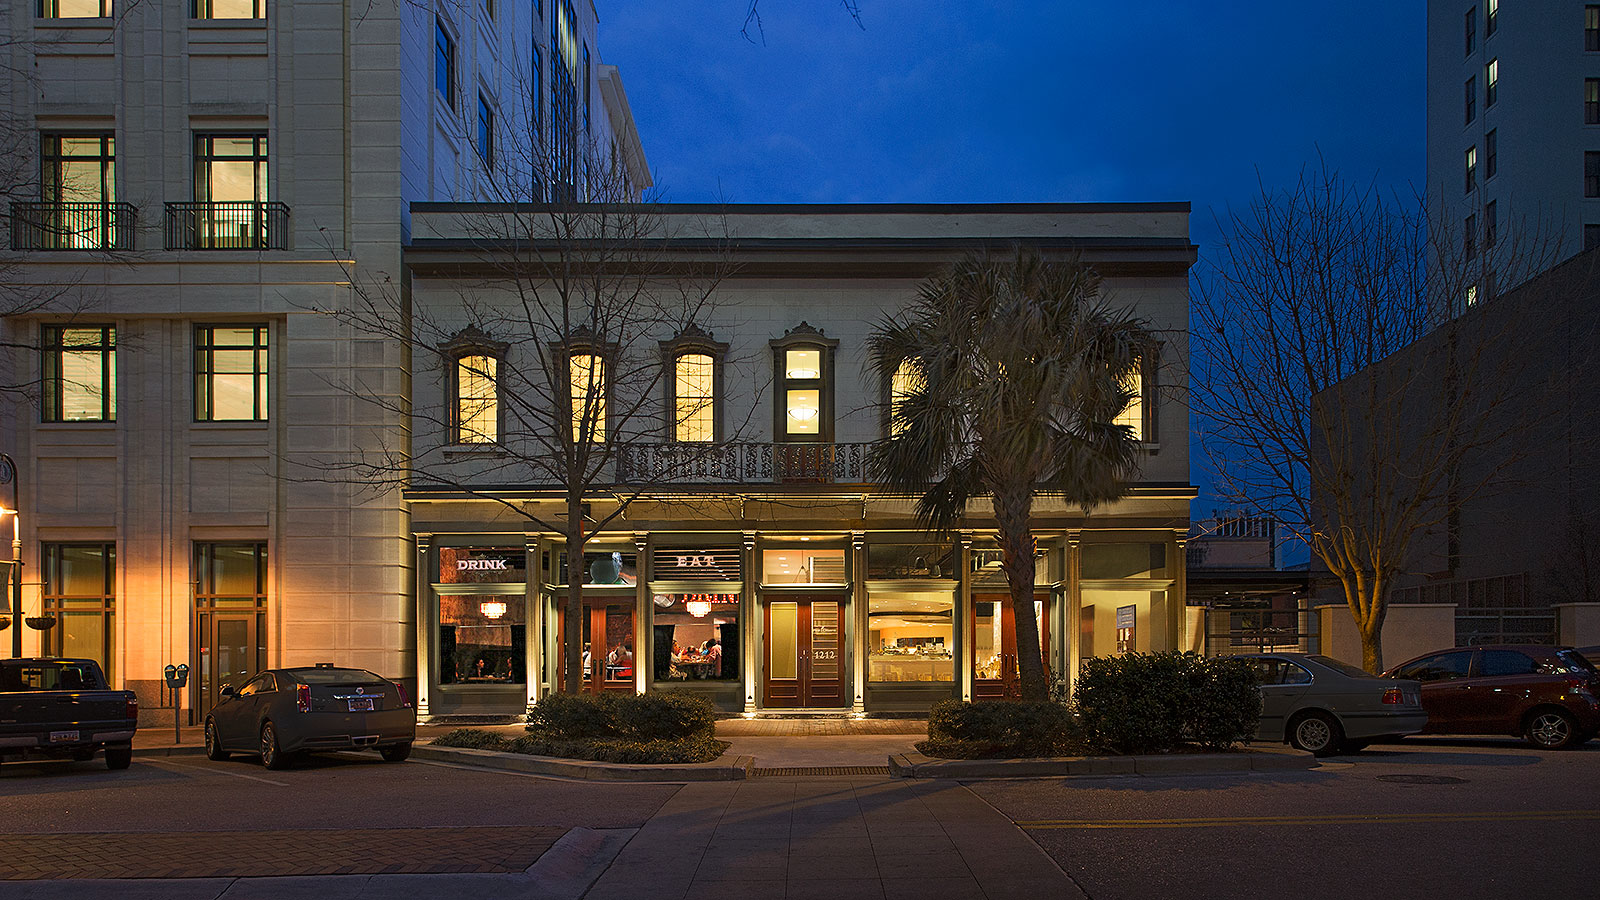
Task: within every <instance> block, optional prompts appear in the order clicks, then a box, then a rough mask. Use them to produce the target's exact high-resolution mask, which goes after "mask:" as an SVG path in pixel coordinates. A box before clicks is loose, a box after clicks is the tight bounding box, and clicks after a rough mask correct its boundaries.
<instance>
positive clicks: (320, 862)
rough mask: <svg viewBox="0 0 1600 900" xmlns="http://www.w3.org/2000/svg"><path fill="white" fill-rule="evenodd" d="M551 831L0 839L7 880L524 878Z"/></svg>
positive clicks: (0, 874)
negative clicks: (412, 875) (433, 875)
mask: <svg viewBox="0 0 1600 900" xmlns="http://www.w3.org/2000/svg"><path fill="white" fill-rule="evenodd" d="M566 830H567V829H565V828H561V827H550V826H543V827H541V826H520V827H500V826H493V827H489V826H485V827H466V828H363V829H337V830H335V829H329V830H314V829H302V830H294V831H204V832H88V833H75V834H0V880H11V881H16V880H33V879H53V878H215V877H260V876H271V875H336V874H357V875H377V874H384V873H396V872H521V871H523V870H524V869H526V868H528V866H530V865H532V864H533V863H534V861H535V860H537V859H538V858H539V856H540V855H542V854H543V853H544V852H545V851H546V850H548V849H550V846H551V845H552V844H554V843H555V842H556V840H557V839H558V838H560V837H561V835H562V834H563V833H565V832H566Z"/></svg>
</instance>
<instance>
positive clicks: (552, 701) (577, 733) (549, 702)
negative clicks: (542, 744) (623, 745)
mask: <svg viewBox="0 0 1600 900" xmlns="http://www.w3.org/2000/svg"><path fill="white" fill-rule="evenodd" d="M610 701H611V695H609V694H601V695H600V696H595V695H593V694H559V693H557V694H546V695H545V696H544V698H543V699H542V700H540V701H539V702H538V703H535V704H534V705H533V708H532V709H530V710H528V731H530V732H539V733H540V734H543V735H545V736H546V737H549V738H552V739H566V740H582V739H584V738H597V737H614V736H615V733H614V730H613V727H614V726H613V718H612V714H611V703H610Z"/></svg>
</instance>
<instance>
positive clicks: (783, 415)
mask: <svg viewBox="0 0 1600 900" xmlns="http://www.w3.org/2000/svg"><path fill="white" fill-rule="evenodd" d="M838 346H839V342H838V341H836V340H830V339H829V338H826V337H824V336H823V334H822V332H821V331H818V330H817V329H816V328H813V327H812V326H811V325H809V324H807V323H805V322H801V323H800V324H799V325H796V326H795V327H793V328H791V329H789V331H788V332H787V333H785V334H784V336H783V337H781V338H779V339H778V340H775V341H772V342H771V347H772V354H773V360H772V361H773V367H774V373H773V375H774V377H773V383H774V384H775V385H776V387H777V391H776V393H775V400H776V403H775V406H774V409H773V417H772V431H773V436H774V438H775V439H776V440H778V441H832V440H833V354H834V351H835V350H836V349H837V348H838Z"/></svg>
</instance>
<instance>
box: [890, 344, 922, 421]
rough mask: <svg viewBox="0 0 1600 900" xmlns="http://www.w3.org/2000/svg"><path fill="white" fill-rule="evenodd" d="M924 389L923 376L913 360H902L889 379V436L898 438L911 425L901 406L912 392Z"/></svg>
mask: <svg viewBox="0 0 1600 900" xmlns="http://www.w3.org/2000/svg"><path fill="white" fill-rule="evenodd" d="M920 387H922V376H921V375H920V374H919V373H918V372H917V367H916V365H915V364H913V363H912V362H911V360H909V359H906V360H901V361H900V366H899V367H898V368H896V369H895V370H894V376H893V377H891V378H890V379H889V436H890V437H898V436H899V435H900V434H901V433H903V432H904V431H905V430H906V427H907V426H908V425H910V424H911V423H910V422H908V421H906V419H905V415H904V412H903V411H902V410H901V405H902V404H903V403H905V400H906V398H907V397H909V396H910V395H911V392H912V391H914V390H917V389H918V388H920Z"/></svg>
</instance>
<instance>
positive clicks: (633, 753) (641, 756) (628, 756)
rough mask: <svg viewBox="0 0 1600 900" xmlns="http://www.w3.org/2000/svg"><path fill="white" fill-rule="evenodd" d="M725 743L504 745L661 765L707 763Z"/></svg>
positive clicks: (523, 741) (528, 739) (531, 739)
mask: <svg viewBox="0 0 1600 900" xmlns="http://www.w3.org/2000/svg"><path fill="white" fill-rule="evenodd" d="M728 747H729V744H728V742H727V741H719V740H716V739H715V738H711V737H704V736H701V737H692V738H681V739H677V740H649V741H635V740H626V739H621V738H592V739H589V740H563V739H559V738H549V737H546V736H544V735H539V734H525V735H522V736H521V737H518V738H516V739H514V740H512V741H510V742H508V743H507V744H506V746H505V748H504V749H505V750H507V751H508V752H511V753H526V754H531V755H534V756H558V757H561V758H563V759H588V760H594V761H596V762H610V763H633V764H664V763H700V762H711V761H713V760H715V759H716V758H717V757H719V756H721V755H722V752H723V751H724V750H726V749H728Z"/></svg>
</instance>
